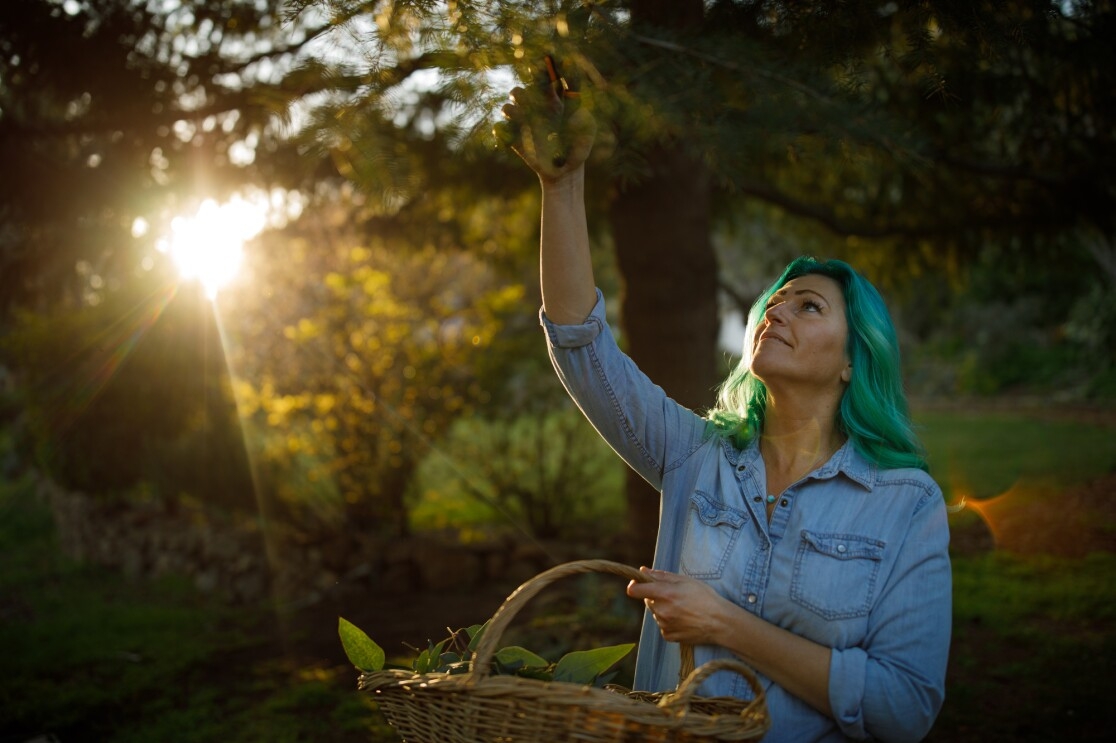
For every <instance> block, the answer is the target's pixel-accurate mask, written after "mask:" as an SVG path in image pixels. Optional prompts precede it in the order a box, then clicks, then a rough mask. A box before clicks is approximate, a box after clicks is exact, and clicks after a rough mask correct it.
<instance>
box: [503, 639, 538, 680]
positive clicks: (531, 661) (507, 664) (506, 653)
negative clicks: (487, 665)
mask: <svg viewBox="0 0 1116 743" xmlns="http://www.w3.org/2000/svg"><path fill="white" fill-rule="evenodd" d="M496 664H497V665H498V666H499V668H500V670H501V671H503V672H505V673H515V672H516V671H518V670H520V669H521V668H546V667H547V665H549V664H548V663H547V661H546V658H543V657H541V656H538V655H535V654H534V653H532V652H531V651H530V650H528V649H527V648H521V647H519V646H518V645H511V646H509V647H506V648H500V649H499V650H497V651H496Z"/></svg>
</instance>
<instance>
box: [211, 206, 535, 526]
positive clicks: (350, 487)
mask: <svg viewBox="0 0 1116 743" xmlns="http://www.w3.org/2000/svg"><path fill="white" fill-rule="evenodd" d="M344 215H345V212H344V211H339V212H338V216H339V217H340V218H342V219H343V218H344ZM313 226H314V221H313V220H307V221H306V222H305V223H303V225H302V228H301V229H303V230H305V231H304V232H302V233H298V232H288V233H286V234H285V235H282V236H281V235H274V236H272V238H271V242H270V243H269V244H268V247H267V251H266V252H261V253H258V254H257V262H255V263H254V265H253V266H252V271H253V273H254V275H253V280H252V289H251V291H246V292H239V293H236V294H232V295H230V296H229V297H228V298H227V299H228V302H227V304H225V305H224V306H223V307H222V311H223V314H224V316H225V317H226V318H227V319H226V320H225V323H226V324H225V333H226V337H227V338H228V340H229V348H228V352H229V353H230V358H231V362H230V363H231V364H232V367H233V368H234V369H235V373H236V380H235V382H234V385H235V390H236V397H237V401H238V407H239V412H240V414H241V416H242V417H243V418H244V419H245V421H246V423H245V425H246V426H247V427H248V429H249V432H250V436H249V439H250V444H249V446H250V447H251V449H252V451H253V452H254V454H255V456H256V462H257V472H258V474H259V475H260V478H261V482H260V484H261V486H262V487H264V488H265V490H267V491H268V492H273V493H275V494H276V495H277V496H278V498H279V500H280V502H281V503H282V504H283V506H284V508H285V509H286V510H287V511H288V513H289V518H290V520H291V522H292V523H298V524H300V526H301V527H302V528H304V529H307V530H311V531H313V530H315V529H318V528H331V529H332V528H337V527H339V526H341V525H346V526H349V527H352V528H357V529H360V530H363V531H374V532H379V533H384V534H397V533H403V532H405V531H406V529H407V520H406V512H405V504H404V496H405V493H406V490H407V487H408V484H409V482H410V478H411V473H412V472H413V470H414V468H415V466H416V464H417V462H418V460H419V458H420V457H421V456H422V453H423V452H424V451H425V449H426V448H427V446H428V442H429V441H430V440H431V439H433V438H436V437H438V436H439V435H441V434H442V433H443V432H444V431H445V430H446V429H447V428H448V427H449V425H450V422H451V421H452V420H454V419H455V418H457V417H459V416H461V415H464V414H466V413H468V412H469V411H470V410H473V409H475V408H476V407H477V406H478V405H484V404H485V403H486V402H487V400H488V398H489V397H490V396H492V395H493V393H494V392H495V390H494V389H493V388H492V387H489V386H487V383H488V382H490V381H491V378H485V370H486V369H487V368H488V365H489V364H490V363H491V360H490V359H489V358H488V357H489V354H490V353H492V352H493V350H494V349H496V348H498V347H499V345H500V344H501V343H502V340H501V338H500V336H501V333H502V330H503V328H504V324H505V318H506V317H507V316H508V315H509V314H516V313H519V312H522V306H521V300H522V288H521V287H520V286H518V285H515V284H508V283H507V282H506V281H504V280H502V279H501V277H499V276H498V275H497V274H496V273H495V272H494V271H492V270H491V269H490V268H489V267H488V266H486V265H485V264H484V263H482V262H480V261H479V260H477V259H476V258H475V257H474V256H473V255H471V254H470V253H467V252H464V251H456V252H450V251H438V250H434V249H433V248H417V247H416V248H411V249H410V250H406V251H404V250H393V249H392V248H393V247H394V245H392V244H389V243H386V242H385V241H384V240H382V239H378V238H376V237H374V236H364V235H361V234H359V233H355V232H351V231H347V230H346V229H344V228H343V227H342V226H341V225H340V224H335V225H331V228H330V229H329V230H328V231H326V230H322V231H321V232H317V231H315V230H313V229H312V227H313ZM277 253H282V254H284V255H285V260H282V261H276V260H274V256H275V255H276V254H277ZM277 339H281V340H280V341H279V342H276V340H277Z"/></svg>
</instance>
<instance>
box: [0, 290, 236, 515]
mask: <svg viewBox="0 0 1116 743" xmlns="http://www.w3.org/2000/svg"><path fill="white" fill-rule="evenodd" d="M211 313H212V310H211V308H210V307H209V305H208V304H207V303H205V302H204V301H203V299H202V298H201V297H200V296H199V295H197V294H194V293H191V292H189V291H181V292H179V291H176V289H175V288H174V287H173V286H169V285H168V286H166V287H164V288H163V289H161V290H160V291H159V292H157V293H154V294H151V295H146V296H145V295H141V294H138V293H137V292H135V291H120V292H115V293H113V294H111V295H109V296H108V298H107V299H106V300H105V301H104V302H102V303H99V304H97V305H96V306H92V307H87V308H85V309H83V310H79V311H71V310H65V309H61V308H59V309H56V310H55V311H53V312H51V313H49V314H48V313H38V314H32V313H26V312H24V313H20V314H19V315H18V319H17V320H16V325H15V326H14V327H13V328H12V329H11V331H10V332H9V333H8V334H7V335H6V336H5V337H4V338H3V339H2V340H0V359H2V360H3V362H4V363H6V364H8V365H10V367H11V368H13V369H15V370H18V374H17V375H16V379H17V380H18V381H20V382H22V384H19V385H18V386H17V389H18V390H19V394H20V395H21V396H22V399H21V400H20V404H21V406H22V407H24V409H25V411H26V412H25V415H24V416H23V421H24V426H23V427H22V430H21V433H20V435H19V437H18V440H17V441H16V446H18V447H19V450H20V453H21V455H22V457H21V459H22V460H23V461H24V462H25V463H28V462H30V463H33V464H34V465H35V466H36V467H37V468H39V469H40V470H41V471H43V472H45V473H47V474H49V475H50V476H51V477H53V478H54V479H55V480H56V481H57V482H58V483H59V484H61V485H63V486H65V487H70V488H74V489H81V490H86V491H89V492H94V493H100V492H105V491H115V492H120V491H122V490H126V489H128V488H130V487H132V486H133V485H134V484H136V483H137V482H140V481H143V482H146V483H147V485H148V486H149V488H150V489H153V492H154V493H155V494H156V495H158V496H159V497H168V498H173V497H175V496H177V495H179V494H180V493H183V492H191V491H192V492H194V493H206V494H207V495H208V496H209V499H210V501H211V502H217V503H219V504H220V505H223V506H230V507H238V506H241V507H243V506H248V505H251V500H250V496H251V484H250V479H249V475H248V466H247V460H246V457H245V451H244V446H243V443H242V440H241V433H240V428H239V425H238V424H237V420H236V415H235V409H234V407H233V405H232V401H231V397H230V394H229V379H228V374H227V370H226V369H225V367H224V364H223V359H222V354H221V348H220V344H219V342H218V341H219V337H218V334H217V330H216V327H215V326H214V325H213V316H212V314H211Z"/></svg>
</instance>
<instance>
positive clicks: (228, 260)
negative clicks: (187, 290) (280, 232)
mask: <svg viewBox="0 0 1116 743" xmlns="http://www.w3.org/2000/svg"><path fill="white" fill-rule="evenodd" d="M265 209H266V205H261V204H260V203H258V202H251V201H246V200H244V199H243V198H241V197H239V196H237V197H234V198H233V199H231V200H229V201H227V202H225V203H224V204H218V203H217V202H216V201H214V200H213V199H206V200H205V201H203V202H202V204H201V206H200V207H198V211H197V213H195V214H194V215H192V216H179V217H175V218H174V220H173V221H172V222H171V234H170V235H169V236H168V237H166V238H163V239H162V240H160V241H159V243H158V244H157V247H158V249H159V250H160V251H162V252H164V253H169V254H170V256H171V258H172V259H173V260H174V263H175V265H176V266H177V267H178V273H179V275H180V276H181V277H182V278H183V279H186V280H193V279H196V280H198V281H199V282H201V285H202V287H203V288H204V290H205V294H206V296H207V297H209V299H210V300H213V299H216V297H217V292H218V291H219V290H220V289H221V287H223V286H225V285H226V284H228V283H229V282H230V281H231V280H232V279H233V278H234V277H235V276H236V273H237V271H238V270H239V269H240V262H241V259H242V257H243V253H244V243H245V241H247V240H251V239H252V238H253V237H255V236H256V235H258V234H259V233H260V231H261V230H263V228H264V225H265V223H266V217H265Z"/></svg>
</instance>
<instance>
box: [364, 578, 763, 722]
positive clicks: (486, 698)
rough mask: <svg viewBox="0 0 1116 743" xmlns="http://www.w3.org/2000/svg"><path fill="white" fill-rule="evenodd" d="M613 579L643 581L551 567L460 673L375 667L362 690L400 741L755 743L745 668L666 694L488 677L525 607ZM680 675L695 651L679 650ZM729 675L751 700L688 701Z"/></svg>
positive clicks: (714, 666) (755, 711)
mask: <svg viewBox="0 0 1116 743" xmlns="http://www.w3.org/2000/svg"><path fill="white" fill-rule="evenodd" d="M590 572H599V573H612V574H614V575H619V576H622V577H624V578H629V579H634V580H637V581H645V580H647V578H646V577H645V576H644V575H643V574H642V573H640V572H639V571H638V570H636V569H635V568H632V567H629V566H627V565H622V564H620V563H616V562H610V561H608V560H581V561H577V562H570V563H566V564H564V565H559V566H558V567H555V568H551V569H550V570H547V571H546V572H544V573H540V574H539V575H537V576H535V577H534V578H532V579H531V580H529V581H527V582H526V583H524V584H523V585H521V586H520V587H519V588H517V589H516V590H515V591H514V592H513V593H512V594H511V595H510V596H509V597H508V598H507V600H506V601H505V602H504V604H503V606H501V607H500V608H499V610H497V612H496V614H495V615H494V616H493V617H492V619H491V621H490V622H489V625H488V629H487V630H485V633H484V635H483V636H482V637H481V640H480V642H479V644H478V646H477V651H476V655H475V657H474V659H473V663H472V666H471V668H470V670H469V672H468V673H464V674H454V675H449V674H444V673H428V674H418V673H414V672H412V671H404V670H396V669H393V670H382V671H376V672H374V673H366V674H363V675H362V676H361V678H360V688H361V689H364V690H367V691H370V692H372V693H374V694H375V698H376V701H377V703H378V705H379V708H380V710H381V711H382V712H383V713H384V716H385V717H386V718H387V720H388V722H389V723H391V725H392V726H393V727H394V728H395V729H396V730H397V731H398V732H399V734H400V735H401V736H402V738H403V740H405V741H407V743H550V742H551V741H553V742H558V741H562V742H563V743H564V742H565V741H587V742H590V743H606V742H615V743H620V742H624V743H656V742H659V741H662V742H663V743H668V742H669V743H689V742H691V741H692V742H693V743H698V742H699V741H755V740H759V739H760V738H761V737H763V734H764V733H766V732H767V729H768V728H769V727H770V724H771V721H770V718H769V717H768V714H767V704H766V700H765V696H764V692H763V688H762V687H761V686H760V685H759V682H758V681H757V680H756V677H755V674H754V673H753V672H752V670H751V669H750V668H749V667H748V666H747V665H745V664H744V663H742V662H740V661H737V660H734V659H727V658H726V659H719V660H714V661H710V662H709V663H706V664H705V665H703V666H701V667H700V668H698V669H696V670H691V671H689V673H687V674H686V677H685V678H684V679H683V680H682V681H681V683H680V684H679V686H678V689H677V690H676V691H673V692H658V693H650V692H629V691H628V690H626V689H619V690H618V687H610V688H609V689H601V688H596V687H592V686H583V685H578V684H570V683H562V682H547V681H539V680H536V679H529V678H523V677H519V676H503V675H492V674H490V673H489V671H490V668H491V665H492V659H493V657H494V655H495V653H496V650H497V647H498V642H499V640H500V637H501V635H503V633H504V630H505V629H506V628H507V626H508V624H510V622H511V620H512V618H513V617H514V616H515V615H516V613H517V612H518V611H519V610H520V608H522V606H523V604H524V603H525V602H527V601H528V600H529V599H531V598H532V597H533V596H535V595H536V594H537V593H538V592H539V591H540V590H541V589H542V588H544V587H545V586H547V585H549V584H550V583H553V582H554V581H556V580H558V579H560V578H564V577H566V576H569V575H575V574H578V573H590ZM682 654H683V673H686V672H687V670H688V669H687V666H689V669H692V668H693V648H692V647H689V646H686V645H683V646H682ZM719 670H730V671H735V672H737V673H739V674H740V675H742V676H743V677H744V678H745V679H747V681H748V683H749V684H750V686H751V687H752V690H753V692H754V693H755V698H754V699H752V700H751V701H745V700H741V699H735V698H730V697H715V698H712V697H705V698H702V697H696V696H695V693H696V691H697V689H698V687H699V686H700V685H701V682H702V681H703V680H704V679H705V678H707V677H708V676H709V675H711V674H712V673H714V672H716V671H719Z"/></svg>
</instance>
